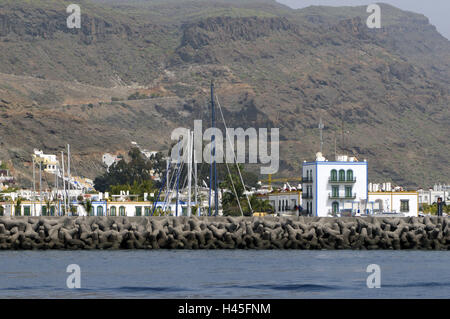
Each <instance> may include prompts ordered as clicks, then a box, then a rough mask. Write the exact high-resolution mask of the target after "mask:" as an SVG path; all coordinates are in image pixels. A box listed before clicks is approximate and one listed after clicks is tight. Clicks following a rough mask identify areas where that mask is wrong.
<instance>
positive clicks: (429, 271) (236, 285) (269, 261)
mask: <svg viewBox="0 0 450 319" xmlns="http://www.w3.org/2000/svg"><path fill="white" fill-rule="evenodd" d="M70 264H78V265H79V266H80V268H81V289H68V288H67V285H66V279H67V277H68V276H69V275H70V274H69V273H67V272H66V268H67V266H68V265H70ZM370 264H378V265H379V266H380V267H381V288H379V289H369V288H367V285H366V280H367V277H368V275H369V273H367V272H366V268H367V266H368V265H370ZM0 298H450V252H426V251H239V250H238V251H220V250H215V251H185V250H182V251H36V252H32V251H30V252H23V251H5V252H0Z"/></svg>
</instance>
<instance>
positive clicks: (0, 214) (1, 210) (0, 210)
mask: <svg viewBox="0 0 450 319" xmlns="http://www.w3.org/2000/svg"><path fill="white" fill-rule="evenodd" d="M4 214H5V208H4V207H3V206H0V216H3V215H4Z"/></svg>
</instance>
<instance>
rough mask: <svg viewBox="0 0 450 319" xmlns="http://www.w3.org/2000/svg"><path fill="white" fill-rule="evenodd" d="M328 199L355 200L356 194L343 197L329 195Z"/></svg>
mask: <svg viewBox="0 0 450 319" xmlns="http://www.w3.org/2000/svg"><path fill="white" fill-rule="evenodd" d="M328 198H329V199H355V198H356V193H355V194H351V195H350V194H345V195H343V196H342V195H339V194H332V193H329V194H328Z"/></svg>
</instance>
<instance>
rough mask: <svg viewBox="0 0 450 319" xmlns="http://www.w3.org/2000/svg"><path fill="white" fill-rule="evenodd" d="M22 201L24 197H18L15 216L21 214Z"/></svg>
mask: <svg viewBox="0 0 450 319" xmlns="http://www.w3.org/2000/svg"><path fill="white" fill-rule="evenodd" d="M22 201H23V199H22V197H20V196H19V197H17V199H16V203H15V206H14V215H15V216H20V215H21V209H20V208H21V205H22Z"/></svg>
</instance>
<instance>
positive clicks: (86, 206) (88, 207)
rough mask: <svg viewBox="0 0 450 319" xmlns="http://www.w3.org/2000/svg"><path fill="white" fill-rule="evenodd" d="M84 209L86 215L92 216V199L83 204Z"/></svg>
mask: <svg viewBox="0 0 450 319" xmlns="http://www.w3.org/2000/svg"><path fill="white" fill-rule="evenodd" d="M83 207H84V209H85V210H86V214H87V215H88V216H89V215H90V214H91V210H92V207H93V206H92V202H91V200H90V199H86V200H85V201H84V202H83Z"/></svg>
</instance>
